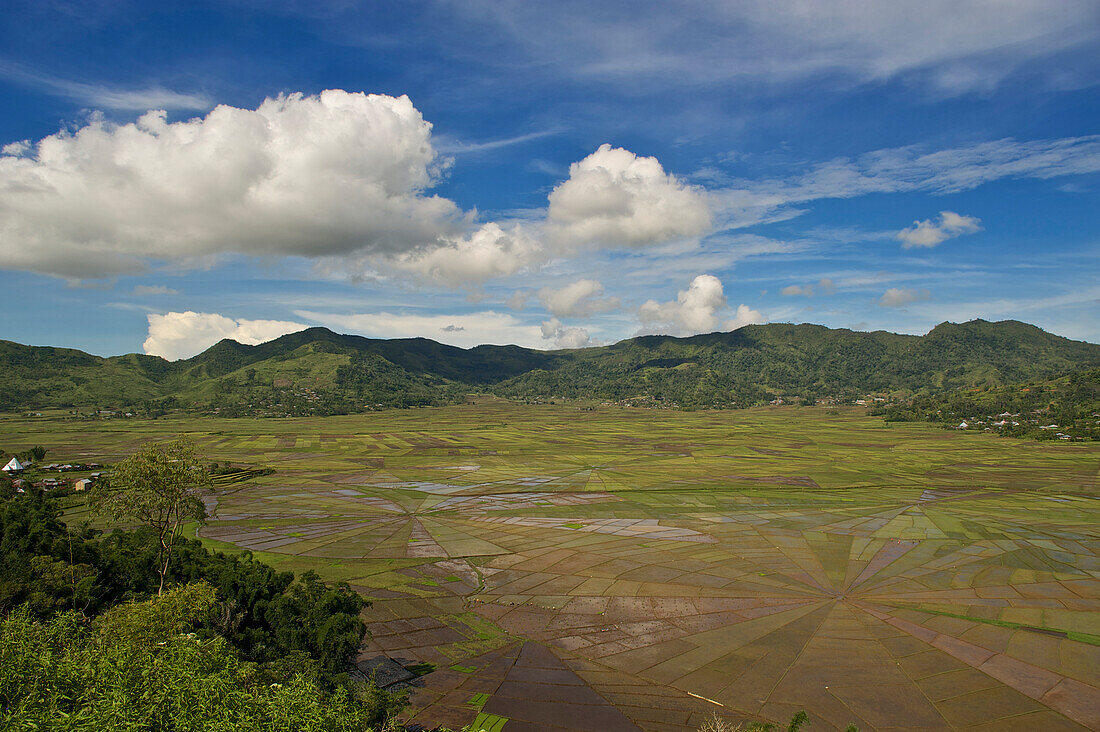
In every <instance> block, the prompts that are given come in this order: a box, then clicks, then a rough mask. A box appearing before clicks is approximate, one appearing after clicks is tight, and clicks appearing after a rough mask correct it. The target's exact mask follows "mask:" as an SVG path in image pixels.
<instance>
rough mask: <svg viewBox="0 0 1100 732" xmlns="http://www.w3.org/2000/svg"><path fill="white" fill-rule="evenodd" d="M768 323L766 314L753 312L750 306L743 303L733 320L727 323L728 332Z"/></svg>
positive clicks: (738, 307)
mask: <svg viewBox="0 0 1100 732" xmlns="http://www.w3.org/2000/svg"><path fill="white" fill-rule="evenodd" d="M766 321H767V318H765V317H764V314H763V313H762V312H760V311H759V310H753V309H752V308H750V307H749V306H748V305H745V304H744V303H741V304H740V305H738V306H737V312H736V313H735V314H734V316H733V319H731V320H727V321H726V330H737V329H738V328H744V327H745V326H746V325H759V324H760V323H764V322H766Z"/></svg>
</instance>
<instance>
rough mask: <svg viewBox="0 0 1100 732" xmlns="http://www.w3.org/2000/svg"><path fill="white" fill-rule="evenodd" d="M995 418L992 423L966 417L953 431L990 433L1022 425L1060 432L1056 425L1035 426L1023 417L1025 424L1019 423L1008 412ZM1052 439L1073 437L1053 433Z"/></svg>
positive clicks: (1032, 421) (1033, 419) (1030, 419)
mask: <svg viewBox="0 0 1100 732" xmlns="http://www.w3.org/2000/svg"><path fill="white" fill-rule="evenodd" d="M995 417H996V420H995V421H993V417H987V418H986V419H978V418H976V417H968V418H967V419H964V420H963V421H962V422H959V424H957V425H956V426H955V429H957V430H973V429H984V430H985V431H986V432H990V431H992V430H993V429H994V428H995V429H997V430H1004V429H1006V428H1011V427H1020V426H1021V424H1023V425H1024V426H1032V427H1035V426H1037V427H1038V428H1039V429H1041V430H1044V431H1051V430H1060V429H1061V428H1060V427H1059V426H1058V425H1056V424H1039V425H1037V424H1036V422H1037V420H1036V419H1035V418H1033V417H1032V418H1028V417H1024V418H1023V419H1025V420H1026V423H1021V422H1020V421H1019V420H1018V419H1017V418H1019V417H1020V415H1019V414H1011V413H1009V412H1002V413H1001V414H998V415H995ZM1054 438H1055V439H1057V440H1072V439H1073V436H1072V435H1068V434H1066V433H1065V432H1055V433H1054Z"/></svg>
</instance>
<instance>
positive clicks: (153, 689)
mask: <svg viewBox="0 0 1100 732" xmlns="http://www.w3.org/2000/svg"><path fill="white" fill-rule="evenodd" d="M217 603H218V596H217V591H216V590H215V589H214V588H213V587H212V586H210V585H208V584H206V583H195V584H190V585H185V586H183V587H179V588H176V589H172V590H169V591H168V592H166V593H165V594H164V595H163V596H161V597H157V598H153V599H151V600H147V601H145V602H142V603H132V604H125V605H120V606H118V607H116V608H114V609H112V610H111V611H110V612H108V613H106V614H105V615H103V616H102V617H100V618H98V619H96V620H95V621H92V622H88V621H87V620H86V618H85V617H84V616H82V615H80V614H78V613H74V612H69V613H64V614H61V615H59V616H57V617H55V618H54V619H52V620H47V621H41V620H36V619H35V618H33V617H32V616H31V613H30V612H29V610H28V609H26V608H20V609H19V610H16V611H15V612H14V613H12V614H11V615H9V616H8V617H7V618H5V619H4V620H2V621H0V728H4V729H38V730H89V731H91V730H94V731H96V732H98V731H99V730H106V729H133V730H156V731H160V730H165V731H167V730H180V731H181V732H182V731H184V730H227V731H228V730H239V729H248V730H272V731H274V730H315V731H317V732H321V731H322V730H325V731H327V730H333V731H335V730H367V729H372V728H377V726H378V724H379V723H380V722H381V721H383V720H382V719H381V717H384V716H385V713H386V712H391V711H394V710H392V709H383V710H379V709H377V708H374V707H373V706H372V705H371V704H369V703H367V702H365V701H363V700H361V699H360V698H358V697H357V696H356V695H355V694H354V693H353V692H352V691H351V690H350V689H349V688H347V687H343V686H339V687H336V688H334V689H331V690H329V689H326V688H325V687H323V686H322V685H320V684H318V683H317V681H316V679H313V678H310V676H309V675H308V674H303V673H289V674H279V673H277V672H275V671H273V669H272V668H271V667H262V666H260V665H258V664H255V663H252V662H248V661H244V660H242V659H241V658H240V656H239V654H238V653H237V651H236V649H234V648H233V646H232V645H230V644H229V643H228V642H227V641H226V640H225V639H224V638H222V637H220V636H212V637H204V636H203V635H202V634H200V633H195V632H193V631H195V630H197V629H201V627H202V625H203V624H204V622H205V620H206V618H207V617H208V616H209V614H210V613H211V612H212V611H213V609H214V607H215V606H216V605H217ZM380 712H381V713H380Z"/></svg>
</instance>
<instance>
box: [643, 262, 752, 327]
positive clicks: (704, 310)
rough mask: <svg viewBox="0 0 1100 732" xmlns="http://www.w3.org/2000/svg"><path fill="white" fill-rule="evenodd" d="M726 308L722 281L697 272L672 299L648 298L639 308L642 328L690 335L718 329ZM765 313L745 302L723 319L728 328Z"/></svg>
mask: <svg viewBox="0 0 1100 732" xmlns="http://www.w3.org/2000/svg"><path fill="white" fill-rule="evenodd" d="M725 309H726V295H725V292H724V291H723V288H722V282H721V280H719V279H718V278H717V277H715V276H714V275H707V274H704V275H699V276H698V277H696V278H695V279H693V280H692V281H691V284H690V285H688V288H687V289H686V290H680V292H679V293H678V294H677V296H676V299H675V300H671V301H669V302H664V303H659V302H657V301H656V300H647V301H646V302H644V303H643V304H642V306H641V308H639V309H638V320H639V321H641V324H642V330H643V332H648V333H668V334H671V335H693V334H695V333H707V332H711V331H714V330H717V329H718V326H719V323H720V322H721V317H720V315H721V313H722V311H724V310H725ZM763 322H764V316H763V314H761V313H760V312H759V311H757V310H753V309H752V308H750V307H749V306H748V305H745V304H741V305H739V306H738V307H737V312H736V314H735V316H734V318H733V319H731V320H729V321H727V322H726V323H725V327H726V329H727V330H736V329H737V328H740V327H742V326H745V325H750V324H752V323H763Z"/></svg>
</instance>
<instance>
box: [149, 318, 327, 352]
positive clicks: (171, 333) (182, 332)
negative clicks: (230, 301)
mask: <svg viewBox="0 0 1100 732" xmlns="http://www.w3.org/2000/svg"><path fill="white" fill-rule="evenodd" d="M148 318H149V335H148V337H147V338H146V339H145V343H144V346H143V347H144V349H145V352H146V353H147V354H149V355H150V356H160V357H162V358H166V359H168V360H169V361H175V360H177V359H181V358H190V357H191V356H194V355H195V354H197V353H201V352H202V351H205V350H206V349H207V348H209V347H210V346H212V345H214V344H215V343H217V342H218V341H220V340H222V339H223V338H231V339H232V340H235V341H237V342H238V343H244V344H246V345H250V346H254V345H256V344H258V343H265V342H267V341H270V340H273V339H275V338H278V337H279V336H282V335H286V334H287V333H296V332H298V331H300V330H303V329H305V327H306V326H305V325H302V324H301V323H292V322H287V321H281V320H244V319H235V318H229V317H226V316H224V315H219V314H217V313H196V312H194V311H191V310H187V311H184V312H181V313H180V312H174V313H164V314H163V315H160V314H155V313H150V314H149V316H148Z"/></svg>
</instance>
